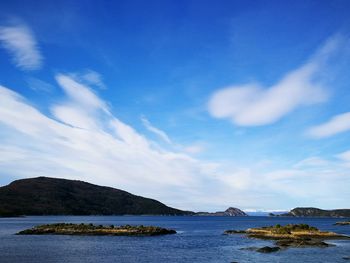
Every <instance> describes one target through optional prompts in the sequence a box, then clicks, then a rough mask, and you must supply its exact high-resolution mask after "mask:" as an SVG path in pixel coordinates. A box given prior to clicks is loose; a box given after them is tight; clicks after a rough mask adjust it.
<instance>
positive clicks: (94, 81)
mask: <svg viewBox="0 0 350 263" xmlns="http://www.w3.org/2000/svg"><path fill="white" fill-rule="evenodd" d="M72 77H73V78H74V79H77V80H79V82H82V83H84V84H86V85H92V86H95V87H98V88H100V89H105V88H106V85H105V84H104V82H103V78H102V76H101V75H100V74H99V73H98V72H96V71H94V70H91V69H86V70H84V71H81V72H79V73H74V74H72Z"/></svg>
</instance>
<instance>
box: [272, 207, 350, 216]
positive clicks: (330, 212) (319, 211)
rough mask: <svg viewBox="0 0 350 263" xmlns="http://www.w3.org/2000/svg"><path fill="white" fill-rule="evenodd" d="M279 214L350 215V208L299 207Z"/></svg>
mask: <svg viewBox="0 0 350 263" xmlns="http://www.w3.org/2000/svg"><path fill="white" fill-rule="evenodd" d="M279 216H293V217H350V209H335V210H323V209H319V208H314V207H297V208H294V209H292V210H290V212H288V213H286V214H282V215H279Z"/></svg>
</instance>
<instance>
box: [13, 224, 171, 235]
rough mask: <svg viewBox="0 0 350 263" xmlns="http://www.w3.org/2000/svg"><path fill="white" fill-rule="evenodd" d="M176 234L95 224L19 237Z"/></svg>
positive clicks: (52, 227)
mask: <svg viewBox="0 0 350 263" xmlns="http://www.w3.org/2000/svg"><path fill="white" fill-rule="evenodd" d="M169 234H176V231H175V230H173V229H166V228H162V227H157V226H143V225H139V226H131V225H124V226H115V225H110V226H103V225H94V224H83V223H81V224H72V223H57V224H46V225H39V226H34V227H33V228H30V229H26V230H23V231H20V232H18V233H17V235H93V236H107V235H109V236H159V235H169Z"/></svg>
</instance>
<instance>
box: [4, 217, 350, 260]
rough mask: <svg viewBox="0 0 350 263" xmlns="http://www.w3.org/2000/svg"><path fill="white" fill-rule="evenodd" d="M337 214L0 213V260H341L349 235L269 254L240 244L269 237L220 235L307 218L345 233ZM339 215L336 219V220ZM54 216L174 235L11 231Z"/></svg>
mask: <svg viewBox="0 0 350 263" xmlns="http://www.w3.org/2000/svg"><path fill="white" fill-rule="evenodd" d="M336 221H337V219H321V218H316V219H298V218H296V219H293V218H268V217H240V218H238V217H156V216H152V217H151V216H150V217H146V216H123V217H118V216H100V217H97V216H96V217H92V216H90V217H86V216H85V217H57V216H55V217H26V218H2V219H0V262H1V263H7V262H8V263H16V262H21V263H26V262H33V263H34V262H35V263H38V262H47V263H49V262H82V263H86V262H94V263H96V262H191V263H193V262H232V261H237V262H240V263H241V262H283V263H288V262H346V260H344V259H343V257H345V256H347V257H349V256H350V241H345V240H336V241H330V242H329V243H333V244H335V245H336V246H334V247H329V248H299V249H295V248H294V249H288V250H284V251H280V252H276V253H273V254H259V253H257V252H252V251H247V250H240V249H241V248H244V247H250V246H257V247H260V246H265V245H272V242H270V241H261V240H253V239H248V238H245V237H243V236H241V235H232V236H225V235H222V233H223V231H224V230H226V229H246V228H248V227H255V226H264V225H272V224H277V223H279V224H287V223H307V224H310V225H313V226H316V227H318V228H320V229H322V230H330V231H335V232H339V233H343V234H348V235H350V226H334V225H333V223H334V222H336ZM338 221H339V220H338ZM54 222H73V223H74V222H75V223H81V222H84V223H95V224H106V225H107V224H116V225H120V224H135V225H139V224H143V225H158V226H162V227H168V228H173V229H176V230H177V231H178V234H176V235H169V236H158V237H112V236H85V237H84V236H16V235H14V233H16V232H18V231H20V230H23V229H26V228H30V227H32V226H34V225H38V224H43V223H54Z"/></svg>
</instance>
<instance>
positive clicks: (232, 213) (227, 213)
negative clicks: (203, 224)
mask: <svg viewBox="0 0 350 263" xmlns="http://www.w3.org/2000/svg"><path fill="white" fill-rule="evenodd" d="M195 215H196V216H248V215H247V214H246V213H244V212H243V211H242V210H240V209H238V208H234V207H229V208H227V209H226V210H225V211H223V212H215V213H209V212H198V213H195Z"/></svg>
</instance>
